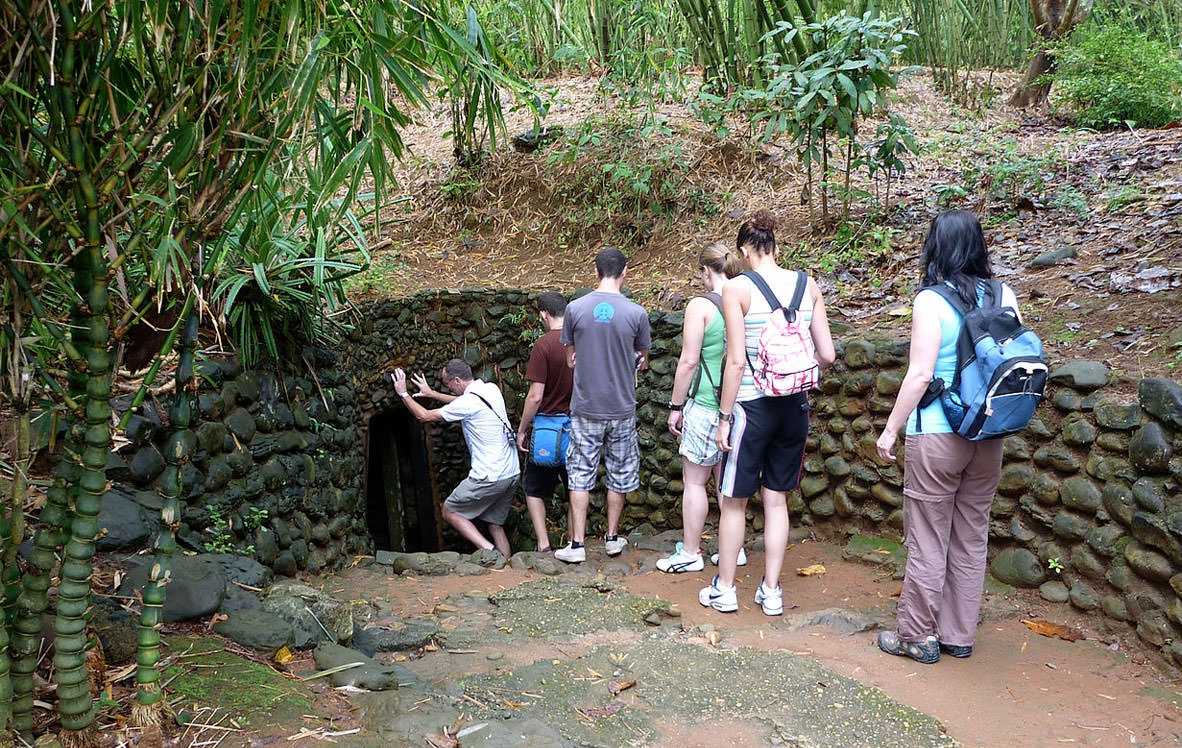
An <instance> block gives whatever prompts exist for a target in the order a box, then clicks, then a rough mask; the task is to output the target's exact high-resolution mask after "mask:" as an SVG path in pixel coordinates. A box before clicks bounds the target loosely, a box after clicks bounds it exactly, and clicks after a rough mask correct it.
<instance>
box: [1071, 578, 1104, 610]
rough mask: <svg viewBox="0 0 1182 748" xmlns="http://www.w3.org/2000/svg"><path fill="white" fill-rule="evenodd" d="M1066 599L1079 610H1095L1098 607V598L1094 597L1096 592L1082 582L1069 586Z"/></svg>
mask: <svg viewBox="0 0 1182 748" xmlns="http://www.w3.org/2000/svg"><path fill="white" fill-rule="evenodd" d="M1068 598H1069V599H1070V600H1071V604H1072V605H1073V606H1074V607H1076V608H1079V609H1080V610H1095V609H1096V608H1099V607H1100V598H1099V597H1098V596H1097V595H1096V591H1095V590H1094V589H1092V588H1091V587H1090V586H1088V585H1086V584H1084V583H1083V582H1078V581H1077V582H1076V583H1075V584H1073V585H1071V592H1070V593H1068Z"/></svg>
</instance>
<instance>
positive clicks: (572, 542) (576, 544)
mask: <svg viewBox="0 0 1182 748" xmlns="http://www.w3.org/2000/svg"><path fill="white" fill-rule="evenodd" d="M570 547H571V548H582V547H583V544H582V543H576V542H575V541H573V540H572V541H570Z"/></svg>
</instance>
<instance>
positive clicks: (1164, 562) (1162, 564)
mask: <svg viewBox="0 0 1182 748" xmlns="http://www.w3.org/2000/svg"><path fill="white" fill-rule="evenodd" d="M1124 557H1125V561H1127V562H1128V563H1129V567H1130V568H1131V569H1132V570H1133V571H1135V572H1137V574H1139V575H1140V576H1142V577H1144V578H1145V579H1148V580H1150V581H1152V582H1169V581H1170V577H1171V576H1173V571H1174V570H1173V566H1172V564H1171V563H1170V559H1168V558H1166V557H1165V556H1164V555H1162V554H1161V553H1158V552H1157V551H1156V550H1154V549H1153V548H1151V547H1149V546H1148V545H1144V544H1142V543H1138V542H1136V541H1134V542H1132V543H1129V544H1128V545H1126V546H1125V552H1124Z"/></svg>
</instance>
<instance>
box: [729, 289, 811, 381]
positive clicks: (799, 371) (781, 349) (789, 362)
mask: <svg viewBox="0 0 1182 748" xmlns="http://www.w3.org/2000/svg"><path fill="white" fill-rule="evenodd" d="M743 275H745V276H747V277H748V278H750V279H751V282H752V283H754V284H755V287H756V288H758V289H759V290H760V292H761V293H763V297H764V298H765V299H767V303H768V306H770V307H771V309H772V313H771V316H770V317H768V321H767V324H765V325H764V326H763V332H761V333H760V334H759V343H758V346H757V349H756V350H757V353H756V356H755V360H754V361H753V360H752V359H751V356H750V354H748V356H747V365H748V366H750V367H751V372H752V374H753V375H754V378H755V386H756V387H758V388H759V391H760V392H763V393H764V394H765V395H772V396H776V397H778V396H781V395H793V394H796V393H797V392H806V391H808V390H810V389H812V388H813V387H816V386H817V383H818V382H820V381H821V368H820V367H819V366H818V365H817V358H816V355H815V353H814V347H813V336H812V334H811V333H810V332H809V329H808V326H807V325H802V324H801V323H800V315H798V314H797V312H798V311H799V310H800V302H801V300H802V299H803V298H804V292H805V289H806V288H807V287H808V281H809V277H808V275H807V274H805V273H802V272H799V271H797V274H796V290H795V291H794V292H793V294H792V303H791V304H789V305H788V306H786V307H785V306H783V305H782V304H780V300H779V299H778V298H776V295H775V294H774V293H772V289H771V287H770V286H768V284H767V281H765V280H764V279H763V277H762V276H760V274H759V273H757V272H755V271H754V270H748V271H746V272H744V273H743Z"/></svg>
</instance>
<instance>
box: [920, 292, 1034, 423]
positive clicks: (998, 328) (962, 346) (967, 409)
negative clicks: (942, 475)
mask: <svg viewBox="0 0 1182 748" xmlns="http://www.w3.org/2000/svg"><path fill="white" fill-rule="evenodd" d="M929 288H931V289H932V290H933V291H935V292H936V293H938V294H940V295H941V296H943V297H944V298H945V299H946V300H947V301H948V303H949V304H951V305H952V308H953V309H955V310H956V311H957V312H958V313H959V314H960V316H961V328H960V337H959V338H958V339H957V341H956V373H955V374H954V375H953V377H952V383H951V384H945V382H944V380H942V379H934V380H932V383H931V385H929V386H928V391H927V392H926V393H925V394H924V397H923V398H922V399H921V400H920V401H919V404H920V407H926V406H927V405H929V404H930V403H931V402H932V401H934V400H935V399H936V398H939V399H940V404H941V405H942V406H943V408H944V415H945V416H947V417H948V424H949V425H950V426H952V431H953V433H955V434H958V435H960V436H962V437H964V438H965V439H968V440H970V441H979V440H982V439H997V438H1001V437H1004V436H1009V435H1010V434H1016V433H1018V432H1019V431H1021V430H1022V429H1024V428H1026V425H1027V424H1028V423H1030V419H1031V417H1033V415H1034V410H1035V408H1037V407H1038V404H1039V403H1040V402H1042V400H1043V398H1044V397H1045V394H1046V385H1047V373H1048V372H1047V364H1046V361H1044V360H1043V357H1042V341H1041V340H1039V338H1038V335H1036V334H1035V333H1034V331H1033V330H1031V329H1030V328H1029V327H1026V326H1025V325H1023V324H1022V321H1021V320H1019V319H1018V315H1017V313H1016V312H1015V311H1014V310H1013V309H1011V308H1010V307H1007V306H1002V303H1001V292H1002V285H1001V283H1000V282H998V281H996V280H990V281H986V284H985V295H984V299H983V303H982V304H981V306H978V307H969V306H966V305H965V303H964V301H963V300H962V299H961V298H960V296H959V295H958V294H957V293H956V291H955V290H953V289H952V288H951V287H950V286H948V285H947V284H945V283H939V284H937V285H935V286H929ZM921 429H922V427H921Z"/></svg>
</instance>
